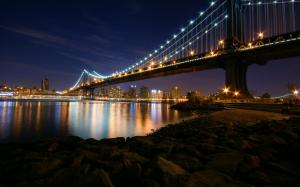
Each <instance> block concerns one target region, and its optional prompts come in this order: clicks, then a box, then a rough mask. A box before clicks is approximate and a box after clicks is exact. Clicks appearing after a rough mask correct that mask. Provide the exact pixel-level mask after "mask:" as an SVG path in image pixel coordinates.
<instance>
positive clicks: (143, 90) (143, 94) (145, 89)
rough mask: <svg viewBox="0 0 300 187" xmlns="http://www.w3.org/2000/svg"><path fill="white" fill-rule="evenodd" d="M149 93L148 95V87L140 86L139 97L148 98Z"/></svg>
mask: <svg viewBox="0 0 300 187" xmlns="http://www.w3.org/2000/svg"><path fill="white" fill-rule="evenodd" d="M149 95H150V93H149V88H148V87H147V86H142V87H141V88H140V98H144V99H146V98H149Z"/></svg>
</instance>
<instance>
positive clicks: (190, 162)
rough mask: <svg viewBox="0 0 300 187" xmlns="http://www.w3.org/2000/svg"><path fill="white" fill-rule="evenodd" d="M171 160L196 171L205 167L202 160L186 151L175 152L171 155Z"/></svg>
mask: <svg viewBox="0 0 300 187" xmlns="http://www.w3.org/2000/svg"><path fill="white" fill-rule="evenodd" d="M170 160H171V161H173V162H174V163H175V164H177V165H179V166H181V167H182V168H184V169H186V170H188V171H196V170H199V169H201V168H203V162H202V161H201V160H199V159H198V158H196V157H193V156H189V155H187V154H185V153H177V154H174V155H172V156H171V157H170Z"/></svg>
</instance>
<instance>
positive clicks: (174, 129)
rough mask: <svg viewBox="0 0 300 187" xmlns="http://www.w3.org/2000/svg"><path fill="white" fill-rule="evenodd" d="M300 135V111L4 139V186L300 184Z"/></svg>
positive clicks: (0, 181) (0, 167) (0, 168)
mask: <svg viewBox="0 0 300 187" xmlns="http://www.w3.org/2000/svg"><path fill="white" fill-rule="evenodd" d="M226 115H228V114H226ZM299 136H300V118H298V117H293V118H290V119H284V120H277V121H274V120H273V121H252V122H243V123H241V122H226V121H223V122H222V121H221V122H220V121H214V120H211V119H210V118H209V117H202V118H198V119H193V120H190V121H185V122H182V123H180V124H177V125H168V126H167V127H164V128H161V129H159V130H157V131H155V132H153V133H152V134H149V135H148V136H143V137H133V138H127V139H125V138H113V139H103V140H99V141H98V140H94V139H88V140H83V139H81V138H78V137H67V138H65V139H63V140H56V139H51V140H44V141H40V142H35V143H31V144H0V152H1V154H0V186H1V187H10V186H18V187H19V186H30V187H35V186H89V187H90V186H91V187H92V186H103V187H112V186H117V187H121V186H122V187H123V186H143V187H158V186H167V187H169V186H170V187H177V186H178V187H181V186H182V187H184V186H191V187H194V186H195V187H196V186H200V187H201V186H245V187H247V186H249V187H250V186H299V184H300V174H299V173H300V161H299V158H300V139H299Z"/></svg>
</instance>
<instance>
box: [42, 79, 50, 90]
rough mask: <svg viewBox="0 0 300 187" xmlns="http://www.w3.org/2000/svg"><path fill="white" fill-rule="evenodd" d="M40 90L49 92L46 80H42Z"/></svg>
mask: <svg viewBox="0 0 300 187" xmlns="http://www.w3.org/2000/svg"><path fill="white" fill-rule="evenodd" d="M41 89H42V90H43V91H49V80H48V79H47V78H46V79H43V80H42V82H41Z"/></svg>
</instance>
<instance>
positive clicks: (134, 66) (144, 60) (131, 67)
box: [120, 1, 228, 74]
mask: <svg viewBox="0 0 300 187" xmlns="http://www.w3.org/2000/svg"><path fill="white" fill-rule="evenodd" d="M215 4H216V1H212V2H210V7H212V6H214V5H215ZM210 7H209V8H210ZM209 8H208V9H209ZM208 9H207V10H206V11H208ZM206 11H201V12H200V13H199V16H198V18H199V17H202V16H203V15H204V14H205V12H206ZM225 17H226V18H227V17H228V15H226V16H225ZM195 20H196V19H195ZM195 20H190V21H189V24H188V26H187V27H183V28H181V29H180V31H181V32H180V33H179V34H174V35H173V37H172V39H171V40H167V41H166V43H165V45H168V44H170V43H171V42H172V40H175V39H176V38H177V37H178V35H180V34H181V33H184V32H185V31H186V30H187V28H188V27H189V26H192V25H194V23H195ZM217 25H218V23H215V26H217ZM207 32H208V31H206V33H207ZM165 45H161V46H160V47H159V49H155V50H154V52H153V54H152V53H150V54H149V55H148V56H149V58H151V57H152V56H154V54H157V53H158V52H159V51H160V50H163V49H164V48H165V47H166V46H165ZM176 54H178V52H177V51H176ZM170 57H171V56H170ZM165 58H168V57H165ZM147 60H148V57H145V58H144V59H143V60H140V61H139V62H138V63H136V64H135V65H133V66H130V67H128V68H126V69H125V70H123V71H121V72H120V73H121V74H123V73H125V72H127V71H130V70H132V69H134V68H136V67H138V66H139V65H142V64H143V63H146V62H147Z"/></svg>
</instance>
